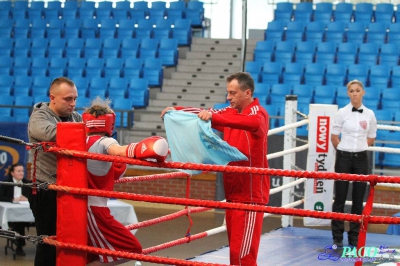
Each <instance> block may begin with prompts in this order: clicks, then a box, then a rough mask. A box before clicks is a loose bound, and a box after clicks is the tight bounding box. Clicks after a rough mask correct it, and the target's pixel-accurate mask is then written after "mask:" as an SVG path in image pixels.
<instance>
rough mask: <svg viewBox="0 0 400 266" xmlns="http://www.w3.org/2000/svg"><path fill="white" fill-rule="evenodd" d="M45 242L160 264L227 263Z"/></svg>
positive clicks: (50, 238)
mask: <svg viewBox="0 0 400 266" xmlns="http://www.w3.org/2000/svg"><path fill="white" fill-rule="evenodd" d="M43 242H44V243H46V244H49V245H53V246H56V247H58V248H62V249H69V250H78V251H84V252H90V253H95V254H101V255H109V256H116V257H119V258H125V259H131V260H140V261H148V262H154V263H160V264H167V265H186V266H187V265H194V266H196V265H199V266H203V265H204V266H205V265H207V266H223V265H226V264H217V263H205V262H196V261H190V262H188V261H186V260H180V259H170V258H163V257H157V256H149V255H144V254H137V253H129V252H123V251H113V250H108V249H101V248H95V247H89V246H84V245H77V244H71V243H62V242H59V241H57V240H56V239H55V237H45V238H43Z"/></svg>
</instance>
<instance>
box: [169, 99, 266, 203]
mask: <svg viewBox="0 0 400 266" xmlns="http://www.w3.org/2000/svg"><path fill="white" fill-rule="evenodd" d="M175 109H176V110H182V111H187V112H193V113H198V112H199V110H201V109H199V108H185V107H175ZM209 110H210V111H211V112H212V113H213V114H212V119H211V125H212V127H213V128H214V129H216V130H218V131H221V132H223V133H224V140H225V141H226V142H227V143H229V145H231V146H234V147H236V148H237V149H239V150H240V151H241V152H242V153H243V154H244V155H246V156H247V158H249V160H248V161H239V162H231V163H229V165H232V166H246V167H249V166H250V167H262V168H267V167H268V161H267V147H268V137H267V133H268V128H269V122H268V121H269V119H268V113H267V111H265V109H264V108H263V107H261V106H260V104H259V102H258V99H256V98H255V99H254V101H253V102H252V103H251V104H250V105H248V106H247V107H246V108H245V109H243V110H242V113H238V111H237V110H236V109H234V108H231V107H227V108H224V109H221V110H215V109H209ZM223 177H224V189H225V197H226V200H227V201H232V202H245V203H258V204H267V203H268V200H269V189H270V180H269V176H267V175H259V174H241V173H224V174H223Z"/></svg>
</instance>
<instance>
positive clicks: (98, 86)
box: [89, 77, 109, 91]
mask: <svg viewBox="0 0 400 266" xmlns="http://www.w3.org/2000/svg"><path fill="white" fill-rule="evenodd" d="M108 83H109V79H108V78H102V77H92V78H90V85H89V90H104V91H105V90H107V88H108Z"/></svg>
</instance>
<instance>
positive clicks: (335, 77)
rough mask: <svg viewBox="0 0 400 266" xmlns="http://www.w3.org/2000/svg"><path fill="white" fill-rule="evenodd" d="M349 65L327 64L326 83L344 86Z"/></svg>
mask: <svg viewBox="0 0 400 266" xmlns="http://www.w3.org/2000/svg"><path fill="white" fill-rule="evenodd" d="M346 75H347V66H346V65H345V64H328V65H326V74H325V81H326V85H338V86H343V85H344V82H345V81H346Z"/></svg>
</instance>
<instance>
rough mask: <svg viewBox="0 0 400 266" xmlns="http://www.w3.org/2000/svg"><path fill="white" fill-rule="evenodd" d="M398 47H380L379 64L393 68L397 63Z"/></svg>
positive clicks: (388, 44) (395, 45) (390, 45)
mask: <svg viewBox="0 0 400 266" xmlns="http://www.w3.org/2000/svg"><path fill="white" fill-rule="evenodd" d="M399 51H400V50H399V46H398V45H397V44H395V43H384V44H382V45H381V49H380V54H379V64H380V65H389V66H394V65H398V62H399Z"/></svg>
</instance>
